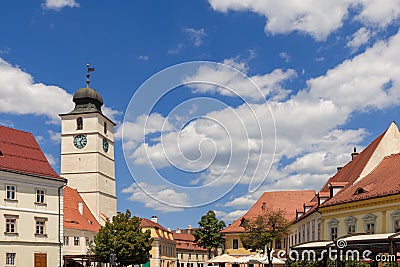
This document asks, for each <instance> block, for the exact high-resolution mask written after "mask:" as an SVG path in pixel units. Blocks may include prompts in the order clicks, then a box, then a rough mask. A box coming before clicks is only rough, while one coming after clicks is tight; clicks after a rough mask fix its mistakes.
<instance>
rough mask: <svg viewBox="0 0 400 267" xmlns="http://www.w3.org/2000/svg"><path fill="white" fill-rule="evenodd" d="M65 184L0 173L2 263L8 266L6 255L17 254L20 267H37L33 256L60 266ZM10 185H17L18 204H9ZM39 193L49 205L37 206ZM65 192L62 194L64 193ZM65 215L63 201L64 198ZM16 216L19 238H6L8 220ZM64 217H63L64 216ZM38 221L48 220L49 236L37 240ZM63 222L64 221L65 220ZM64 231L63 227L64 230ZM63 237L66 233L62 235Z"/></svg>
mask: <svg viewBox="0 0 400 267" xmlns="http://www.w3.org/2000/svg"><path fill="white" fill-rule="evenodd" d="M63 184H64V182H63V181H61V180H53V179H43V178H38V177H33V176H28V175H20V174H15V173H9V172H0V262H1V263H3V262H5V255H6V254H5V253H7V252H10V253H17V255H16V259H17V264H18V266H33V255H34V253H35V252H37V253H46V254H47V261H48V266H58V260H59V256H60V255H59V242H58V231H59V225H58V221H59V219H58V216H59V207H58V205H59V204H58V203H59V198H58V188H59V187H61V186H63ZM6 185H15V186H16V190H17V194H16V199H17V201H15V202H14V201H7V200H5V198H6V191H5V188H6ZM36 189H43V190H45V204H44V205H42V204H35V202H36ZM61 191H62V190H61ZM60 204H61V207H60V209H61V212H62V198H61V203H60ZM8 215H15V216H16V218H17V222H16V231H17V233H18V235H9V234H5V226H6V218H5V216H8ZM61 215H62V214H61ZM35 218H44V219H45V236H36V235H35V231H36V228H35V227H36V220H35ZM61 221H62V219H61ZM61 227H62V226H61ZM61 234H62V231H61Z"/></svg>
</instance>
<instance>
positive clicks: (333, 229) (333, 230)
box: [331, 227, 338, 240]
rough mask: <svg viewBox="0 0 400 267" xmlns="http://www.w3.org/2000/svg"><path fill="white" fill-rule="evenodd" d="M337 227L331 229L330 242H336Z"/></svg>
mask: <svg viewBox="0 0 400 267" xmlns="http://www.w3.org/2000/svg"><path fill="white" fill-rule="evenodd" d="M337 230H338V229H337V227H331V240H336V239H337V232H338V231H337Z"/></svg>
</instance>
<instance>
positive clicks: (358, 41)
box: [346, 27, 371, 52]
mask: <svg viewBox="0 0 400 267" xmlns="http://www.w3.org/2000/svg"><path fill="white" fill-rule="evenodd" d="M370 38H371V32H370V31H369V30H368V29H367V28H365V27H362V28H360V29H359V30H358V31H356V32H355V33H354V34H353V35H352V39H351V40H350V41H349V42H348V43H347V45H346V47H350V48H351V49H352V51H353V52H355V51H357V50H358V48H359V47H360V46H362V45H363V44H366V43H367V42H368V41H369V39H370Z"/></svg>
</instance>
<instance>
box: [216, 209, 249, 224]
mask: <svg viewBox="0 0 400 267" xmlns="http://www.w3.org/2000/svg"><path fill="white" fill-rule="evenodd" d="M214 212H215V213H216V215H217V214H219V217H220V218H221V220H222V221H224V222H225V223H226V222H228V223H229V222H232V221H233V220H237V219H238V218H240V217H241V216H243V215H244V214H245V213H246V212H247V210H235V211H232V212H229V213H219V212H218V211H214Z"/></svg>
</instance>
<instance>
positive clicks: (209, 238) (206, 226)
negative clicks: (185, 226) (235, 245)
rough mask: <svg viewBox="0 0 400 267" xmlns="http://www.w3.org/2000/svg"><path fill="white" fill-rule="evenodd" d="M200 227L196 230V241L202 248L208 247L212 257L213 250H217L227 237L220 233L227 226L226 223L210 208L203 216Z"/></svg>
mask: <svg viewBox="0 0 400 267" xmlns="http://www.w3.org/2000/svg"><path fill="white" fill-rule="evenodd" d="M199 227H200V228H199V229H198V230H196V231H195V232H194V237H195V242H197V243H198V244H199V245H200V246H201V247H202V248H204V249H207V252H208V257H209V258H210V257H211V251H212V250H214V252H216V251H217V249H218V248H220V247H222V245H223V244H224V242H225V239H224V237H223V235H222V233H220V231H221V230H222V229H224V228H225V223H224V222H223V221H220V220H218V219H217V216H216V215H215V212H214V211H212V210H209V211H208V212H207V213H206V214H205V215H203V216H202V217H201V220H200V221H199Z"/></svg>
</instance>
